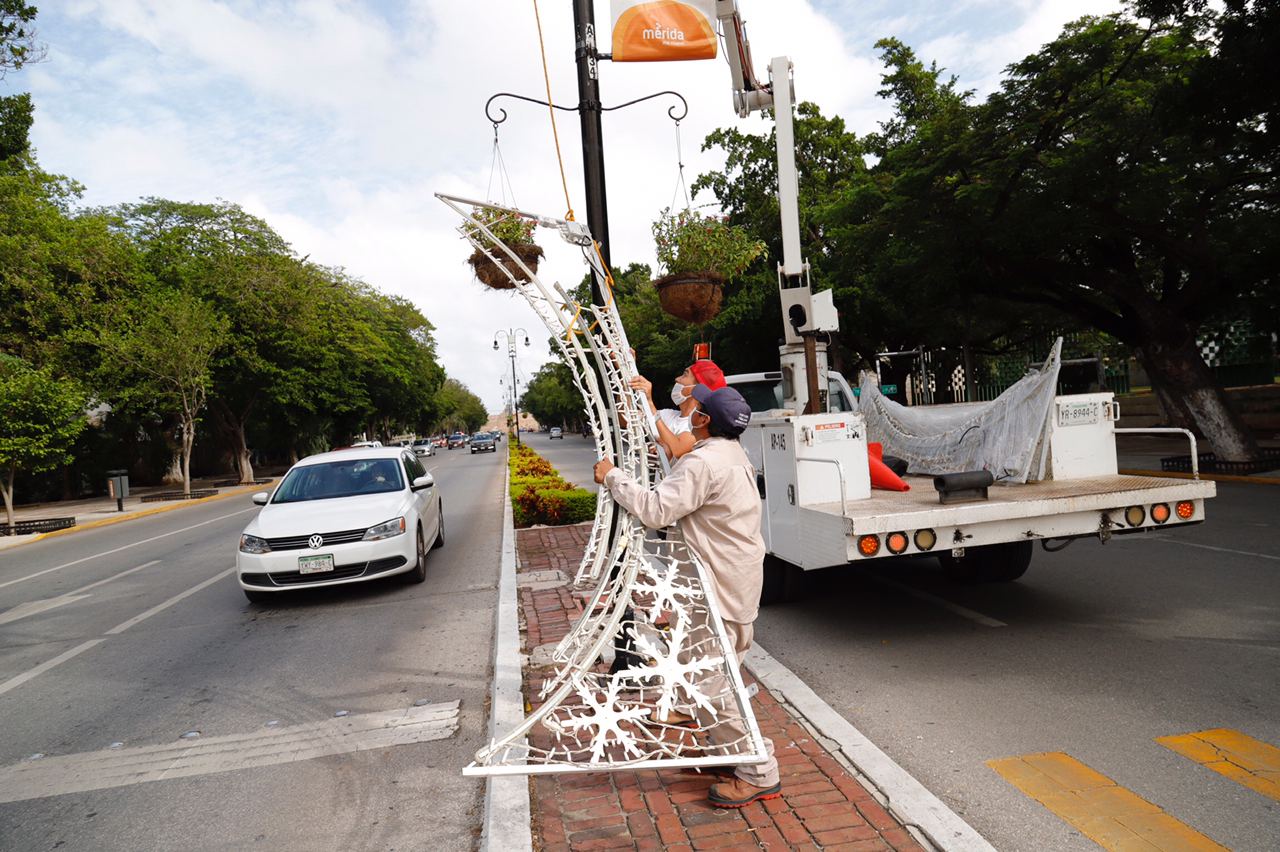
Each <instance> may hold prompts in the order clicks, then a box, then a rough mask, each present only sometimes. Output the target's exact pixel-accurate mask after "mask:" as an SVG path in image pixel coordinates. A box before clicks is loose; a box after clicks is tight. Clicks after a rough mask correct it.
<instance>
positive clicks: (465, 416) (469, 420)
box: [435, 379, 489, 432]
mask: <svg viewBox="0 0 1280 852" xmlns="http://www.w3.org/2000/svg"><path fill="white" fill-rule="evenodd" d="M435 405H436V411H437V419H436V422H435V428H437V429H444V430H454V431H461V432H474V431H476V430H477V429H479V428H480V427H481V426H483V425H484V423H485V421H486V420H488V419H489V412H488V411H487V410H486V409H485V407H484V403H483V402H482V401H481V400H480V397H478V396H476V395H475V394H474V393H472V392H471V391H470V390H468V389H467V386H466V385H464V384H463V383H462V382H460V381H458V380H457V379H445V381H444V383H443V384H442V385H441V386H440V389H439V390H438V391H436V395H435Z"/></svg>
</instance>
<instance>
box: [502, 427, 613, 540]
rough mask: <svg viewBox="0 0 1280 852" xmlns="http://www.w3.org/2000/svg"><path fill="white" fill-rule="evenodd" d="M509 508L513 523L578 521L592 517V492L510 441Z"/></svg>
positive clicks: (522, 524) (538, 456)
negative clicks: (569, 480)
mask: <svg viewBox="0 0 1280 852" xmlns="http://www.w3.org/2000/svg"><path fill="white" fill-rule="evenodd" d="M507 464H508V466H509V468H510V471H511V511H512V515H513V518H514V521H515V525H516V526H517V527H522V528H523V527H531V526H534V525H535V524H545V525H547V526H558V525H562V524H578V523H582V522H583V521H589V520H591V519H592V518H594V517H595V513H596V495H595V494H593V493H592V492H590V491H588V490H586V489H585V488H578V487H576V486H574V485H573V484H572V483H569V482H566V481H565V480H564V479H563V478H562V477H561V476H560V474H559V473H557V472H556V469H555V468H554V467H552V466H551V463H550V462H548V461H547V460H546V459H544V458H543V457H542V456H540V455H538V454H537V453H536V452H535V451H533V450H532V449H530V448H529V447H528V446H525V445H522V444H511V445H510V456H509V457H508V460H507Z"/></svg>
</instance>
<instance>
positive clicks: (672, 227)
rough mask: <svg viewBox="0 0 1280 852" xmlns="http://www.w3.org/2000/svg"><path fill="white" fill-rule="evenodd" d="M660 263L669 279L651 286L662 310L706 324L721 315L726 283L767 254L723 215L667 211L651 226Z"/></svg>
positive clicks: (757, 242)
mask: <svg viewBox="0 0 1280 852" xmlns="http://www.w3.org/2000/svg"><path fill="white" fill-rule="evenodd" d="M653 238H654V243H655V245H656V248H657V255H658V263H659V265H660V266H661V267H662V268H663V269H665V270H666V272H667V274H666V275H664V276H663V277H661V278H659V279H657V280H656V281H654V282H653V285H654V286H655V287H657V288H658V300H659V302H661V304H662V310H664V311H666V312H667V313H668V314H670V315H671V316H673V317H676V318H677V319H682V320H684V321H685V322H691V323H695V324H697V325H702V324H703V323H707V322H710V321H711V320H712V319H714V318H715V316H716V315H717V314H718V313H720V304H721V302H722V301H723V300H724V282H725V279H727V278H732V277H734V276H735V275H740V274H741V273H742V272H743V271H744V270H745V269H746V268H747V267H748V266H749V265H750V264H751V262H752V261H754V260H755V259H756V258H757V257H759V256H760V255H762V254H764V243H763V242H761V241H760V240H757V239H754V238H753V237H752V236H751V235H750V234H749V233H747V231H746V230H745V229H743V228H739V227H736V226H734V225H730V224H729V222H728V219H727V218H726V217H723V216H704V215H702V214H700V213H696V212H694V211H693V210H682V211H680V212H679V213H672V212H671V211H670V209H667V210H663V211H662V215H661V216H660V217H659V218H658V221H657V222H654V223H653Z"/></svg>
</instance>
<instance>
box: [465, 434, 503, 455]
mask: <svg viewBox="0 0 1280 852" xmlns="http://www.w3.org/2000/svg"><path fill="white" fill-rule="evenodd" d="M497 451H498V444H497V442H496V441H494V440H493V436H492V435H490V434H489V433H488V432H477V433H475V434H474V435H472V436H471V454H472V455H475V454H476V453H486V452H488V453H496V452H497Z"/></svg>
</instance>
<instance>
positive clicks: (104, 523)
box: [8, 479, 279, 550]
mask: <svg viewBox="0 0 1280 852" xmlns="http://www.w3.org/2000/svg"><path fill="white" fill-rule="evenodd" d="M277 482H279V480H278V479H273V480H271V481H270V482H268V483H266V484H265V485H246V486H244V487H243V488H236V489H234V490H232V491H220V492H218V493H217V494H214V495H213V496H212V497H200V498H198V499H196V500H180V501H177V502H174V503H167V504H165V505H163V506H156V507H154V508H151V509H139V510H138V511H136V512H121V513H120V514H117V515H112V516H111V517H109V518H102V519H101V520H97V521H89V522H88V523H87V524H76V525H75V526H74V527H68V528H67V529H65V530H54V531H53V532H47V533H40V534H39V535H37V536H35V537H33V538H31V539H30V540H29V541H24V542H22V543H21V544H15V545H13V546H12V547H10V548H8V549H10V550H11V549H13V548H16V547H22V546H23V545H25V544H32V543H34V542H37V541H43V540H44V539H46V538H53V537H55V536H60V535H71V534H72V533H78V532H83V531H84V530H92V529H97V528H98V527H109V526H111V525H112V524H119V523H123V522H124V521H132V520H134V519H136V518H145V517H147V516H148V515H159V514H161V513H163V512H172V511H174V510H175V509H185V508H187V507H189V506H201V505H204V504H205V503H216V502H218V501H219V500H226V499H227V498H229V497H238V496H241V495H243V494H256V493H258V492H259V491H270V490H271V489H272V488H274V487H275V485H276V483H277Z"/></svg>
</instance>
